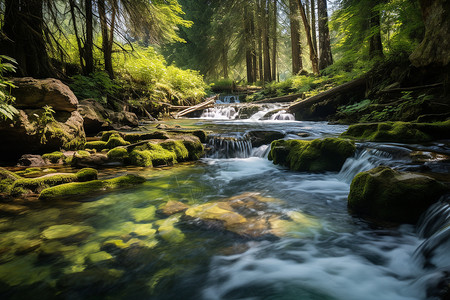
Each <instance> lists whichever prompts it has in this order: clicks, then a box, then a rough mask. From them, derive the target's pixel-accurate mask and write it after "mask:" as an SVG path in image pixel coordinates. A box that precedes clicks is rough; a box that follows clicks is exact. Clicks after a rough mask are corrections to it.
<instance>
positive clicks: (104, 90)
mask: <svg viewBox="0 0 450 300" xmlns="http://www.w3.org/2000/svg"><path fill="white" fill-rule="evenodd" d="M72 79H73V83H72V84H70V88H71V89H72V91H73V92H74V94H75V95H76V96H77V98H78V99H80V100H82V99H95V100H97V101H98V102H100V103H102V104H106V103H107V99H108V96H109V97H111V96H114V95H116V94H117V92H118V91H119V89H120V86H119V85H118V84H117V83H116V82H114V81H113V80H112V79H111V78H109V76H108V74H106V73H105V72H95V73H92V74H90V75H89V76H83V75H75V76H73V77H72Z"/></svg>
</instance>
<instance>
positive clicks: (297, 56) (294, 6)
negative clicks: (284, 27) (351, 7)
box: [289, 0, 303, 75]
mask: <svg viewBox="0 0 450 300" xmlns="http://www.w3.org/2000/svg"><path fill="white" fill-rule="evenodd" d="M299 18H300V11H299V8H298V2H297V0H289V21H290V28H291V53H292V74H293V75H296V74H298V73H300V71H301V70H302V69H303V61H302V48H301V44H300V20H299Z"/></svg>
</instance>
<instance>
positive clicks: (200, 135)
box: [192, 130, 208, 143]
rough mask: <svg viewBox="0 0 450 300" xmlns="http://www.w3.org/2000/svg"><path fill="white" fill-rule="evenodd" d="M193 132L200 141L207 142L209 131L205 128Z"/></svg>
mask: <svg viewBox="0 0 450 300" xmlns="http://www.w3.org/2000/svg"><path fill="white" fill-rule="evenodd" d="M192 134H193V135H194V136H196V137H198V138H199V140H200V142H202V143H206V141H207V139H208V133H206V131H204V130H194V131H193V132H192Z"/></svg>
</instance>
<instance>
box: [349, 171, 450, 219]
mask: <svg viewBox="0 0 450 300" xmlns="http://www.w3.org/2000/svg"><path fill="white" fill-rule="evenodd" d="M446 191H448V189H447V188H446V187H445V186H444V185H443V184H442V183H440V182H438V181H436V180H435V179H433V178H431V177H428V176H425V175H421V174H416V173H410V172H399V171H396V170H393V169H391V168H389V167H377V168H374V169H372V170H369V171H365V172H362V173H359V174H358V175H356V176H355V178H354V179H353V181H352V183H351V186H350V193H349V196H348V207H349V208H350V209H351V210H352V211H354V212H356V213H359V214H362V215H365V216H369V217H373V218H377V219H381V220H385V221H392V222H399V223H416V222H417V220H418V219H419V217H420V215H421V214H422V213H423V212H424V211H425V210H426V209H427V208H428V207H429V206H430V205H431V204H433V203H434V202H436V201H437V200H438V199H439V197H440V196H441V195H443V194H444V193H445V192H446Z"/></svg>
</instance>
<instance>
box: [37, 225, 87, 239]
mask: <svg viewBox="0 0 450 300" xmlns="http://www.w3.org/2000/svg"><path fill="white" fill-rule="evenodd" d="M93 232H94V228H92V227H91V226H84V225H72V224H63V225H53V226H50V227H48V228H46V229H45V230H44V231H42V238H44V239H46V240H55V239H64V238H68V237H71V236H74V235H78V234H81V233H93Z"/></svg>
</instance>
